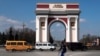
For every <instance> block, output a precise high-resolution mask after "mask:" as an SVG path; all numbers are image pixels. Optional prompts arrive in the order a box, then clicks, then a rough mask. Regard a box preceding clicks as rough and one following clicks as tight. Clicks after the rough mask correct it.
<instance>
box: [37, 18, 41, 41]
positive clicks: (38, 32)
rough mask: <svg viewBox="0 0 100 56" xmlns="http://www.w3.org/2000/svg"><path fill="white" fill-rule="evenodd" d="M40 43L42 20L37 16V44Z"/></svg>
mask: <svg viewBox="0 0 100 56" xmlns="http://www.w3.org/2000/svg"><path fill="white" fill-rule="evenodd" d="M38 42H40V20H39V17H38V16H36V43H38Z"/></svg>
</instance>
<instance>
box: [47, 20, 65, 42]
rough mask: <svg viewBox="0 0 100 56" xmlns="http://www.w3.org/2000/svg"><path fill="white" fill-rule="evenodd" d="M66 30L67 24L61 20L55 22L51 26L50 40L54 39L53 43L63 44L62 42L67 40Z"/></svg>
mask: <svg viewBox="0 0 100 56" xmlns="http://www.w3.org/2000/svg"><path fill="white" fill-rule="evenodd" d="M66 28H67V27H66V25H65V23H64V22H63V21H60V20H54V21H52V22H51V23H50V24H49V27H48V30H49V31H48V33H49V38H52V39H53V43H55V42H57V41H59V42H61V41H62V40H66ZM49 41H50V39H49Z"/></svg>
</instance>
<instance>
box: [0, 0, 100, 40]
mask: <svg viewBox="0 0 100 56" xmlns="http://www.w3.org/2000/svg"><path fill="white" fill-rule="evenodd" d="M37 2H51V3H52V2H62V3H63V2H64V3H66V2H78V3H79V4H80V9H81V14H80V36H82V35H83V34H92V35H99V36H100V19H99V16H100V1H99V0H0V31H1V32H3V31H5V30H6V29H8V28H9V27H10V26H13V27H15V28H22V24H23V22H24V23H25V24H26V27H29V28H31V29H33V30H35V9H36V3H37ZM59 29H61V30H59ZM64 30H65V28H64V25H63V24H61V23H59V22H55V23H54V24H52V25H51V27H50V31H51V32H52V35H53V37H55V39H63V38H64V36H65V33H64V32H65V31H64ZM60 33H61V34H60ZM62 37H63V38H62ZM80 38H81V37H80Z"/></svg>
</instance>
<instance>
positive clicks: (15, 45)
mask: <svg viewBox="0 0 100 56" xmlns="http://www.w3.org/2000/svg"><path fill="white" fill-rule="evenodd" d="M5 49H6V50H7V51H9V50H11V51H15V50H26V51H30V50H31V49H33V47H32V45H30V44H28V43H27V42H26V41H9V40H7V41H6V44H5Z"/></svg>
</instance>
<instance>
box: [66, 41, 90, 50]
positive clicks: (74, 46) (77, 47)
mask: <svg viewBox="0 0 100 56" xmlns="http://www.w3.org/2000/svg"><path fill="white" fill-rule="evenodd" d="M67 47H68V49H70V50H72V51H75V50H82V51H84V50H87V49H88V48H87V46H85V45H83V44H82V43H67Z"/></svg>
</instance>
